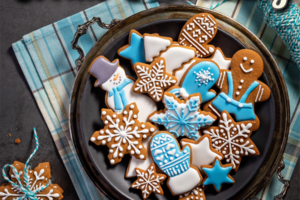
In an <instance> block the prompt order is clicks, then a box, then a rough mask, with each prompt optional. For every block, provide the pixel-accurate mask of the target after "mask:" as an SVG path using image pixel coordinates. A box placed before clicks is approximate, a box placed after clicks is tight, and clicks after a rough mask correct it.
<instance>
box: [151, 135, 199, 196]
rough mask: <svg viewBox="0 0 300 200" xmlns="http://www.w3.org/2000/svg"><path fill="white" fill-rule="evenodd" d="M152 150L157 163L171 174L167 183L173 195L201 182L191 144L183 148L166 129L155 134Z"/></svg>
mask: <svg viewBox="0 0 300 200" xmlns="http://www.w3.org/2000/svg"><path fill="white" fill-rule="evenodd" d="M150 151H151V155H152V158H153V160H154V162H155V164H156V165H157V166H158V167H159V168H160V169H161V170H162V171H163V172H164V173H165V174H167V175H168V176H169V178H168V181H167V185H168V187H169V189H170V191H171V192H172V194H173V195H180V194H184V193H186V192H188V191H190V190H192V189H193V188H195V187H196V186H197V185H199V184H200V182H201V180H202V176H201V174H200V172H199V170H198V168H197V167H195V166H193V165H191V159H190V157H191V156H192V155H191V154H192V152H191V149H190V147H189V146H184V147H183V149H182V150H181V149H180V147H179V144H178V142H177V140H176V138H175V137H174V136H172V135H171V134H170V133H168V132H165V131H160V132H157V133H155V134H154V136H153V137H152V139H151V143H150Z"/></svg>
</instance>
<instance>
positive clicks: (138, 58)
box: [118, 30, 146, 66]
mask: <svg viewBox="0 0 300 200" xmlns="http://www.w3.org/2000/svg"><path fill="white" fill-rule="evenodd" d="M118 54H119V55H120V56H122V57H123V58H126V59H129V60H131V64H132V66H134V65H135V63H137V62H142V63H146V60H145V48H144V39H143V36H142V35H141V34H140V33H139V32H137V31H136V30H131V31H130V33H129V44H128V45H125V46H123V47H121V48H120V49H119V50H118Z"/></svg>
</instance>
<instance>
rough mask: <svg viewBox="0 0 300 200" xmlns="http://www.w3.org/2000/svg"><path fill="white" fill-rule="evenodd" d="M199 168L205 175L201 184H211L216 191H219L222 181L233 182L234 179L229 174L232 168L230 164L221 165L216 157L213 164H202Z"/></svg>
mask: <svg viewBox="0 0 300 200" xmlns="http://www.w3.org/2000/svg"><path fill="white" fill-rule="evenodd" d="M201 169H202V170H203V171H204V173H205V174H206V175H207V177H205V179H204V181H203V185H204V186H206V185H213V186H214V188H215V190H216V191H217V192H220V191H221V188H222V185H223V184H224V183H235V181H234V179H233V178H232V177H231V176H230V175H229V173H230V171H231V170H232V164H226V165H223V164H222V163H221V161H220V160H219V159H218V158H216V159H215V161H214V162H213V165H212V166H211V165H202V166H201Z"/></svg>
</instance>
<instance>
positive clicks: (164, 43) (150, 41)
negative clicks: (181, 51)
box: [144, 35, 171, 62]
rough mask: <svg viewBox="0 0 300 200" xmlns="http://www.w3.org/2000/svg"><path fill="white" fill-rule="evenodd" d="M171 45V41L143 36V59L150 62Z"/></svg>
mask: <svg viewBox="0 0 300 200" xmlns="http://www.w3.org/2000/svg"><path fill="white" fill-rule="evenodd" d="M170 45H171V41H170V40H167V39H164V38H161V37H159V36H149V35H146V36H144V48H145V59H146V61H147V62H152V61H153V58H154V57H156V56H158V55H159V53H160V52H161V51H164V50H166V48H167V47H168V46H170Z"/></svg>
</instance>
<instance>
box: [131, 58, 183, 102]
mask: <svg viewBox="0 0 300 200" xmlns="http://www.w3.org/2000/svg"><path fill="white" fill-rule="evenodd" d="M134 70H135V72H136V75H137V76H138V79H137V80H136V82H135V83H134V85H133V87H132V90H133V91H134V92H137V93H148V94H149V95H150V97H151V98H152V99H153V100H154V101H156V102H159V101H160V100H161V99H162V97H163V94H164V90H165V89H166V88H168V87H171V86H173V85H175V83H176V82H177V79H176V77H175V76H173V75H171V74H169V73H167V72H166V62H165V59H164V58H162V57H160V58H157V59H155V60H154V61H153V62H152V63H151V65H147V64H144V63H136V64H135V66H134Z"/></svg>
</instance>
